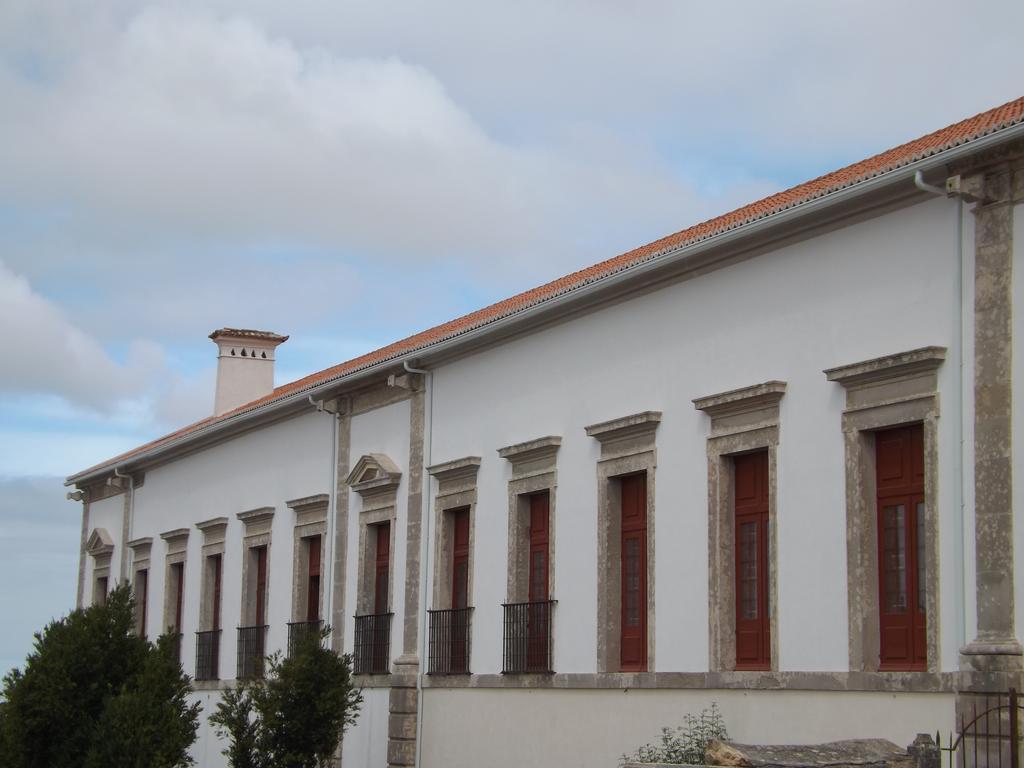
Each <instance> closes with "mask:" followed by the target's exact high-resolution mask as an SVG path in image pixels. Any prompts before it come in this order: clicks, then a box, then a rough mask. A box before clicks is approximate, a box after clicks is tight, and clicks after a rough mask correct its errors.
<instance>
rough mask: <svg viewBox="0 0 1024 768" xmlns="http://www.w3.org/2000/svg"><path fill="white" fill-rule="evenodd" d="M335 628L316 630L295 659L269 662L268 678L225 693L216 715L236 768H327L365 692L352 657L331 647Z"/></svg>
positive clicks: (275, 657)
mask: <svg viewBox="0 0 1024 768" xmlns="http://www.w3.org/2000/svg"><path fill="white" fill-rule="evenodd" d="M329 632H330V630H329V629H326V628H325V629H324V630H323V631H322V632H321V633H319V634H317V633H312V634H310V635H309V636H307V637H305V638H303V639H302V640H301V641H300V642H299V643H297V644H296V646H295V649H294V651H295V652H294V654H293V655H292V656H290V657H288V658H282V657H281V655H280V654H274V655H272V656H269V657H267V666H268V671H267V676H266V678H263V679H255V680H242V681H239V683H238V686H237V687H236V688H234V689H231V690H228V691H225V692H224V695H223V697H222V698H221V701H220V703H219V704H218V705H217V711H216V712H214V713H213V714H212V715H211V716H210V722H211V723H213V724H214V725H215V726H216V728H217V731H218V733H220V735H221V736H223V737H225V738H226V739H227V741H228V746H227V749H225V750H224V755H226V756H227V758H228V764H229V765H230V766H232V768H321V766H327V765H329V764H330V763H331V757H332V755H333V754H334V752H335V751H336V750H337V748H338V745H339V744H340V743H341V737H342V734H343V733H344V731H345V730H346V729H347V728H348V727H350V726H352V725H354V724H355V722H356V717H357V716H358V714H359V708H360V705H361V703H362V700H363V697H362V693H361V692H360V691H359V690H358V689H357V688H355V687H354V686H353V684H352V657H351V656H349V655H348V654H346V655H344V656H339V655H338V654H336V653H334V651H332V650H330V649H329V648H327V647H325V641H326V639H327V637H328V634H329Z"/></svg>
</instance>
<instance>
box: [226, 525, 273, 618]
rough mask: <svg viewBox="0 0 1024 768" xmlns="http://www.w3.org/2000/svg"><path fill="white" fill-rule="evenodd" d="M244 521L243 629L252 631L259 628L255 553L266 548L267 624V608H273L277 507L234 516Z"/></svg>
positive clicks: (265, 595) (265, 606) (265, 607)
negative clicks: (273, 535) (272, 543)
mask: <svg viewBox="0 0 1024 768" xmlns="http://www.w3.org/2000/svg"><path fill="white" fill-rule="evenodd" d="M235 517H237V518H238V519H239V520H241V521H242V524H243V526H244V529H245V530H244V533H243V534H242V622H241V626H243V627H251V626H254V625H255V624H256V614H257V606H256V559H255V557H254V556H253V550H254V549H257V548H259V547H266V548H267V589H266V592H265V594H264V596H263V599H264V600H265V601H266V603H267V605H264V606H263V617H264V621H267V613H266V612H267V606H268V605H269V604H270V585H271V579H270V538H271V529H272V526H273V523H274V507H256V508H255V509H249V510H246V511H245V512H239V513H238V514H237V515H235Z"/></svg>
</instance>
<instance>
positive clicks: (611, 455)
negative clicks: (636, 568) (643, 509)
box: [586, 411, 661, 674]
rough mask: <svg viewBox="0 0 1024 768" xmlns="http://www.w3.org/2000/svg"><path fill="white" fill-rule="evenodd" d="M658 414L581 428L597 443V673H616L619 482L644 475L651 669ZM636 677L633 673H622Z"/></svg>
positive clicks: (650, 658) (650, 661)
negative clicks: (599, 448)
mask: <svg viewBox="0 0 1024 768" xmlns="http://www.w3.org/2000/svg"><path fill="white" fill-rule="evenodd" d="M660 423H661V411H643V412H641V413H636V414H633V415H631V416H625V417H623V418H619V419H612V420H611V421H603V422H600V423H598V424H591V425H590V426H589V427H586V433H587V435H588V436H589V437H593V438H595V439H597V440H598V441H599V442H600V444H601V457H600V458H599V459H598V461H597V671H598V672H599V673H607V672H611V673H619V666H620V662H621V659H620V647H619V646H620V637H621V627H620V624H621V621H622V619H621V594H622V589H621V580H622V576H621V568H620V567H619V565H620V558H619V541H620V529H621V515H622V510H621V505H620V496H619V484H618V482H617V481H618V478H620V477H622V476H624V475H632V474H637V473H640V472H644V473H646V475H647V521H646V524H647V608H646V610H647V668H648V669H649V670H650V669H654V666H655V665H654V650H655V649H654V637H655V631H654V630H655V626H654V605H655V601H654V594H655V583H654V575H655V568H654V556H655V551H654V543H655V535H654V523H655V516H654V511H655V508H654V498H655V493H654V489H655V486H654V471H655V468H656V467H657V463H658V462H657V452H656V448H655V432H656V431H657V429H658V425H659V424H660ZM624 674H636V673H624Z"/></svg>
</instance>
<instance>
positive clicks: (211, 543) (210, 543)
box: [196, 517, 228, 632]
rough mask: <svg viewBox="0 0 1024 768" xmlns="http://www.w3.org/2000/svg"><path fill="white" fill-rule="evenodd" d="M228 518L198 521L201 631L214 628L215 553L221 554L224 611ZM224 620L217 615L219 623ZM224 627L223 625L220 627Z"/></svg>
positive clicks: (222, 609) (222, 604) (221, 607)
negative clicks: (200, 569) (212, 568)
mask: <svg viewBox="0 0 1024 768" xmlns="http://www.w3.org/2000/svg"><path fill="white" fill-rule="evenodd" d="M227 527H228V519H227V518H226V517H214V518H212V519H210V520H204V521H203V522H201V523H196V528H198V529H199V530H200V531H202V532H203V546H202V558H203V560H202V563H203V571H202V593H201V596H200V600H199V631H200V632H204V631H209V630H212V629H213V628H214V616H213V588H214V582H213V574H212V573H211V570H210V558H211V557H213V556H214V555H220V556H221V606H220V609H221V612H223V611H224V594H223V590H224V560H223V558H224V538H225V535H226V533H227ZM222 621H223V616H219V617H217V622H216V623H218V624H221V623H222ZM220 628H221V629H223V626H221V627H220Z"/></svg>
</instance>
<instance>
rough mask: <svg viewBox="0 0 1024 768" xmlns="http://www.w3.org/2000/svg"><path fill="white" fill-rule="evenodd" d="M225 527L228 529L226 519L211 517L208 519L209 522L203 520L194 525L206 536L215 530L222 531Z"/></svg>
mask: <svg viewBox="0 0 1024 768" xmlns="http://www.w3.org/2000/svg"><path fill="white" fill-rule="evenodd" d="M227 527H228V519H227V518H226V517H213V518H210V519H209V520H204V521H203V522H201V523H196V528H198V529H199V530H200V531H202V532H203V533H205V534H207V535H209V534H210V533H213V532H214V531H216V530H217V529H221V530H223V529H224V528H227Z"/></svg>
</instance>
